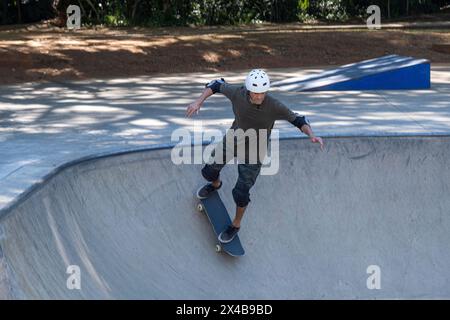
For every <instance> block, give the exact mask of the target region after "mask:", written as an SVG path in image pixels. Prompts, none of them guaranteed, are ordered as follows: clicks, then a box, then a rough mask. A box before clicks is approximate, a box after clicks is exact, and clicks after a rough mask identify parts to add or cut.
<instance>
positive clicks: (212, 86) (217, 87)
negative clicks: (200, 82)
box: [205, 78, 225, 93]
mask: <svg viewBox="0 0 450 320" xmlns="http://www.w3.org/2000/svg"><path fill="white" fill-rule="evenodd" d="M222 83H225V80H224V79H223V78H220V80H213V81H211V82H210V83H207V84H206V85H205V88H210V89H211V90H212V92H213V93H217V92H219V90H220V85H221V84H222Z"/></svg>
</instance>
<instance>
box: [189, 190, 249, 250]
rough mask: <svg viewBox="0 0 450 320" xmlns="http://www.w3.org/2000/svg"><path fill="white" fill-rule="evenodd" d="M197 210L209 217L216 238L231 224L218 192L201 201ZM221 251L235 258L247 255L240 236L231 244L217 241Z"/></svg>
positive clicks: (217, 247)
mask: <svg viewBox="0 0 450 320" xmlns="http://www.w3.org/2000/svg"><path fill="white" fill-rule="evenodd" d="M197 210H198V211H199V212H201V213H204V214H205V215H206V216H207V217H208V219H209V222H211V225H212V226H213V229H214V232H215V234H216V237H218V236H219V234H220V233H221V232H222V231H223V230H225V228H226V227H227V226H228V225H230V224H231V219H230V216H229V215H228V212H227V209H226V208H225V206H224V204H223V202H222V199H220V196H219V193H218V192H217V191H214V192H213V193H211V195H210V196H209V197H208V198H206V199H200V203H199V204H198V205H197ZM216 239H217V238H216ZM221 251H225V252H226V253H228V254H229V255H230V256H233V257H238V256H243V255H244V254H245V251H244V248H243V247H242V244H241V241H240V240H239V235H236V237H234V239H233V240H232V241H231V242H229V243H221V242H220V241H219V240H218V239H217V244H216V252H221Z"/></svg>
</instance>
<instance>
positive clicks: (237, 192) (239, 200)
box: [232, 186, 250, 207]
mask: <svg viewBox="0 0 450 320" xmlns="http://www.w3.org/2000/svg"><path fill="white" fill-rule="evenodd" d="M232 194H233V199H234V202H235V203H236V205H237V206H238V207H246V206H247V205H248V203H249V202H250V192H249V190H247V189H243V188H239V187H238V186H236V187H234V189H233V191H232Z"/></svg>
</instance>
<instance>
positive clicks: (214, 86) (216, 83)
mask: <svg viewBox="0 0 450 320" xmlns="http://www.w3.org/2000/svg"><path fill="white" fill-rule="evenodd" d="M223 83H225V80H224V79H223V78H221V79H220V80H213V81H211V82H210V83H208V84H206V85H205V90H203V93H202V95H201V96H200V97H198V98H197V100H195V101H194V102H193V103H191V104H190V105H189V106H188V107H187V110H186V116H187V117H190V116H192V115H193V114H194V113H198V111H199V110H200V108H201V106H202V104H203V102H204V101H205V100H206V99H207V98H208V97H210V96H212V95H213V94H215V93H216V92H219V90H220V85H221V84H223Z"/></svg>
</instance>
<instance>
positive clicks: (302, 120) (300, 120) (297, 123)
mask: <svg viewBox="0 0 450 320" xmlns="http://www.w3.org/2000/svg"><path fill="white" fill-rule="evenodd" d="M291 123H292V124H293V125H294V126H296V127H297V128H299V129H301V128H302V126H303V125H305V124H307V125H309V120H308V119H307V118H306V117H305V116H299V115H297V117H296V118H295V120H294V121H291Z"/></svg>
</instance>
